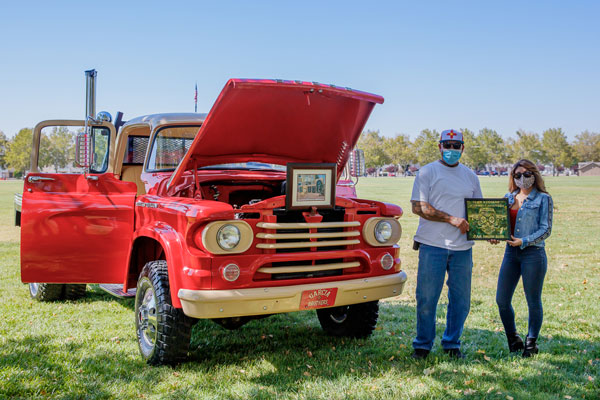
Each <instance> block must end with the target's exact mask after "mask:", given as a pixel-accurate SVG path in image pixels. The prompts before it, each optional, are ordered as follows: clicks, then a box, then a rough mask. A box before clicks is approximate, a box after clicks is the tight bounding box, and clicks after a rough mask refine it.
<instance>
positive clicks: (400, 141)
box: [0, 126, 600, 177]
mask: <svg viewBox="0 0 600 400" xmlns="http://www.w3.org/2000/svg"><path fill="white" fill-rule="evenodd" d="M48 130H49V132H44V133H43V134H42V137H41V143H40V158H39V161H38V163H39V166H40V167H41V168H46V167H51V168H53V169H54V170H55V172H58V171H59V170H60V169H64V168H67V167H69V166H71V165H72V162H73V160H74V156H75V133H74V132H72V131H69V130H68V129H67V128H66V127H64V126H61V127H54V128H52V129H48ZM462 132H463V136H464V141H465V151H464V154H463V156H462V158H461V162H462V163H463V164H465V165H467V166H469V167H471V168H473V169H477V170H479V169H484V168H485V167H486V166H488V165H501V164H512V163H513V162H515V161H516V160H519V159H521V158H527V159H529V160H531V161H533V162H535V163H538V164H551V165H552V167H553V172H557V171H560V170H561V169H563V168H571V167H573V166H575V165H577V163H578V162H584V161H600V133H593V132H589V131H584V132H582V133H580V134H579V135H577V136H576V137H575V140H574V141H573V142H572V143H569V142H568V140H567V137H566V135H565V133H564V132H563V131H562V129H561V128H552V129H547V130H545V131H544V132H543V133H542V134H541V135H538V134H537V133H534V132H525V131H517V132H516V137H511V138H509V139H507V140H505V139H504V138H502V136H500V135H499V134H498V133H497V132H496V131H494V130H492V129H488V128H485V129H482V130H480V131H479V133H477V134H475V133H474V132H473V131H471V130H469V129H462ZM439 138H440V133H439V132H437V131H436V130H430V129H424V130H422V131H421V133H419V135H418V136H417V137H416V138H415V140H413V141H411V140H410V137H409V136H408V135H402V134H399V135H396V136H395V137H391V138H388V137H385V136H382V135H381V134H380V133H379V131H366V132H364V133H363V134H362V136H361V137H360V139H359V142H358V145H357V147H358V148H360V149H362V150H363V151H364V154H365V166H366V167H367V168H379V167H383V166H386V165H390V164H393V165H400V166H406V165H414V164H419V165H425V164H427V163H429V162H432V161H435V160H437V159H438V158H439V151H438V147H437V145H438V141H439ZM32 141H33V131H32V130H31V129H30V128H23V129H21V130H20V131H19V132H18V133H17V134H16V135H15V136H14V137H13V138H11V139H8V138H7V137H6V135H5V134H4V133H3V132H2V131H0V168H1V169H11V170H13V171H14V172H13V173H14V176H16V177H19V176H22V175H23V174H24V173H25V171H27V170H28V169H29V165H30V157H31V144H32Z"/></svg>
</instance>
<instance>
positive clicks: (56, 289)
mask: <svg viewBox="0 0 600 400" xmlns="http://www.w3.org/2000/svg"><path fill="white" fill-rule="evenodd" d="M64 286H65V285H64V284H62V283H30V284H29V295H30V296H31V298H32V299H35V300H37V301H57V300H62V299H63V295H64Z"/></svg>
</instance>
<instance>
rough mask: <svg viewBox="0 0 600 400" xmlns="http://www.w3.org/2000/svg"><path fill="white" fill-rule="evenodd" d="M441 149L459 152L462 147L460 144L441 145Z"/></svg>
mask: <svg viewBox="0 0 600 400" xmlns="http://www.w3.org/2000/svg"><path fill="white" fill-rule="evenodd" d="M442 147H443V148H444V149H454V150H460V149H461V147H462V143H442Z"/></svg>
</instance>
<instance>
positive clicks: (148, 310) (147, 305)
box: [137, 280, 158, 356]
mask: <svg viewBox="0 0 600 400" xmlns="http://www.w3.org/2000/svg"><path fill="white" fill-rule="evenodd" d="M142 288H143V289H144V291H143V292H142V293H143V294H142V301H141V303H140V305H139V307H138V310H137V325H138V336H139V338H140V347H141V349H142V352H143V353H144V355H146V356H148V355H150V353H152V350H153V349H154V346H155V345H156V333H157V328H158V327H157V318H156V314H157V312H156V295H155V294H154V289H153V288H152V285H151V284H150V282H149V281H148V280H146V282H144V283H143V284H142Z"/></svg>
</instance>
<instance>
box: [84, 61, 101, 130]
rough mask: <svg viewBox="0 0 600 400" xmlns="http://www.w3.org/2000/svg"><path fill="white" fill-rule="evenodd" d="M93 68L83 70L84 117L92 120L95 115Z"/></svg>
mask: <svg viewBox="0 0 600 400" xmlns="http://www.w3.org/2000/svg"><path fill="white" fill-rule="evenodd" d="M97 75H98V72H97V71H96V70H95V69H90V70H88V71H85V119H86V121H88V120H94V118H95V117H96V76H97Z"/></svg>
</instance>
